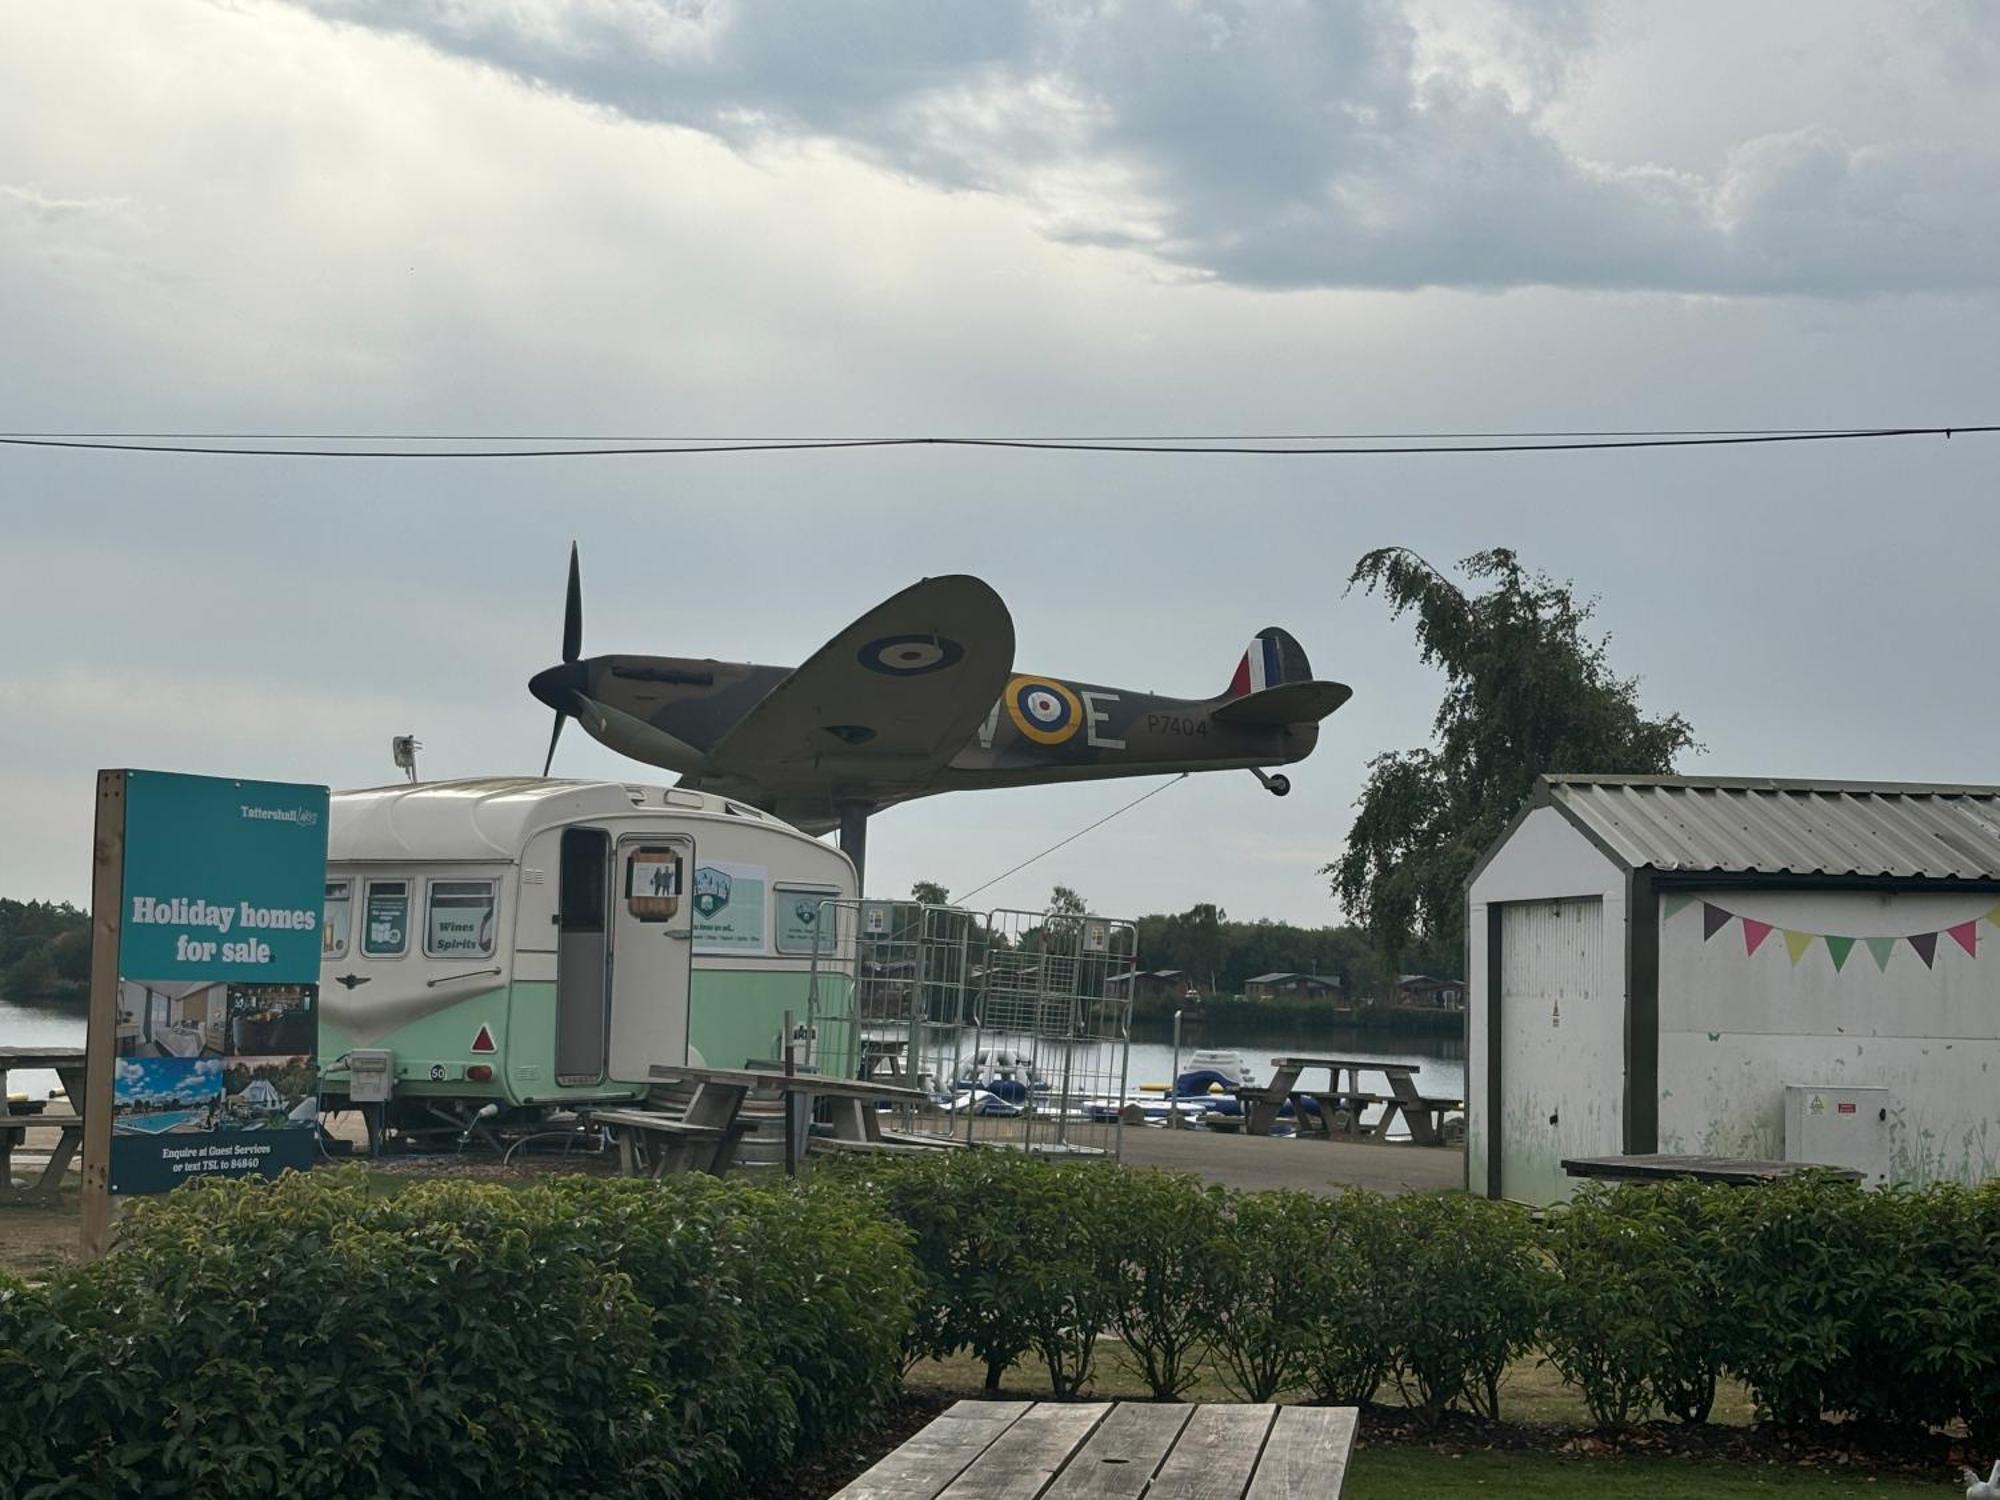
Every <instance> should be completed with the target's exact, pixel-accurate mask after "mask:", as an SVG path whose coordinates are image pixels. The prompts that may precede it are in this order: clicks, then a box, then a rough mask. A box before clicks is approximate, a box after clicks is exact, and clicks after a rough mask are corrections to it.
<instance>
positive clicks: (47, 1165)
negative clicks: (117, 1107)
mask: <svg viewBox="0 0 2000 1500" xmlns="http://www.w3.org/2000/svg"><path fill="white" fill-rule="evenodd" d="M10 1069H11V1070H13V1071H16V1072H22V1071H26V1070H28V1069H35V1070H37V1071H40V1070H43V1069H48V1070H53V1071H54V1073H55V1074H56V1076H57V1077H58V1078H59V1079H61V1080H62V1086H63V1092H64V1094H66V1095H67V1096H68V1099H69V1108H68V1109H67V1110H64V1111H61V1112H58V1113H55V1114H50V1113H48V1112H47V1111H46V1110H45V1109H42V1110H37V1111H35V1112H34V1113H29V1112H27V1111H22V1112H21V1113H18V1114H17V1113H15V1112H14V1111H13V1110H12V1109H11V1108H10V1107H9V1106H8V1104H7V1074H8V1071H9V1070H10ZM84 1082H85V1070H84V1055H83V1051H82V1049H80V1048H61V1049H56V1050H51V1049H49V1048H46V1047H0V1203H20V1204H49V1203H54V1202H56V1201H57V1199H58V1197H59V1195H60V1194H61V1192H62V1183H63V1174H64V1173H65V1172H67V1171H68V1170H69V1164H70V1163H71V1162H72V1161H74V1160H75V1159H76V1153H77V1151H78V1150H79V1149H80V1148H81V1147H82V1145H83V1114H82V1112H81V1111H82V1107H83V1097H84ZM30 1130H54V1131H56V1132H57V1135H56V1139H55V1144H54V1145H53V1146H52V1147H50V1148H49V1158H48V1160H47V1161H46V1162H44V1163H43V1165H42V1171H41V1175H40V1176H39V1177H37V1178H36V1179H35V1180H34V1181H33V1182H32V1183H30V1184H29V1185H28V1186H26V1187H19V1188H17V1187H15V1186H14V1152H15V1151H16V1149H18V1148H19V1147H20V1146H21V1145H22V1144H23V1143H24V1142H25V1141H26V1139H27V1133H28V1132H29V1131H30Z"/></svg>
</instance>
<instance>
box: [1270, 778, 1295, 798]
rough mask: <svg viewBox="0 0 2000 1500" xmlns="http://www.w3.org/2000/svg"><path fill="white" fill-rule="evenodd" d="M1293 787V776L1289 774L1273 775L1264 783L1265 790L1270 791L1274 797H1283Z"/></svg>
mask: <svg viewBox="0 0 2000 1500" xmlns="http://www.w3.org/2000/svg"><path fill="white" fill-rule="evenodd" d="M1291 789H1292V778H1291V777H1289V776H1273V777H1272V778H1271V779H1270V780H1269V781H1267V782H1265V783H1264V790H1265V791H1267V792H1269V793H1270V794H1271V795H1272V796H1273V797H1282V796H1284V795H1285V794H1286V793H1287V792H1289V791H1291Z"/></svg>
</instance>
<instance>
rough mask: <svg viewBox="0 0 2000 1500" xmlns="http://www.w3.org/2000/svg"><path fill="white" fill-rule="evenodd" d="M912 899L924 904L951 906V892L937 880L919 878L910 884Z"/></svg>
mask: <svg viewBox="0 0 2000 1500" xmlns="http://www.w3.org/2000/svg"><path fill="white" fill-rule="evenodd" d="M910 899H911V900H912V901H915V902H918V903H920V904H922V905H924V906H949V905H951V892H950V891H948V890H946V889H945V888H944V887H943V886H941V885H939V884H938V883H937V882H936V881H935V880H919V881H916V882H914V883H913V884H912V885H911V886H910Z"/></svg>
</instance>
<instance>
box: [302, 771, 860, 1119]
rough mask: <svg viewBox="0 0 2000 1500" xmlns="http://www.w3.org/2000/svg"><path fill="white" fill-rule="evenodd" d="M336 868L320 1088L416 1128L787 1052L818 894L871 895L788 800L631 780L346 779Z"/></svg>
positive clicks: (329, 905) (614, 1095)
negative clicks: (791, 812) (374, 782)
mask: <svg viewBox="0 0 2000 1500" xmlns="http://www.w3.org/2000/svg"><path fill="white" fill-rule="evenodd" d="M327 861H328V862H327V879H326V923H325V928H324V934H323V938H322V955H323V957H322V964H321V969H320V1029H319V1037H320V1041H319V1048H320V1063H321V1069H322V1082H321V1089H322V1093H323V1095H324V1096H326V1103H327V1106H328V1107H329V1108H334V1109H338V1108H341V1107H343V1106H344V1105H346V1104H347V1103H348V1102H350V1101H352V1102H357V1103H359V1102H371V1101H379V1102H382V1103H383V1104H384V1106H385V1110H384V1114H383V1116H382V1117H380V1118H381V1119H383V1120H384V1121H385V1122H386V1123H388V1124H390V1125H399V1124H400V1125H402V1126H404V1127H405V1128H418V1127H420V1126H429V1127H438V1126H448V1125H449V1124H450V1123H451V1122H452V1121H469V1120H470V1119H472V1118H473V1116H474V1115H475V1114H476V1113H478V1112H480V1111H485V1110H487V1107H488V1106H495V1107H497V1109H498V1110H499V1111H500V1112H502V1113H503V1114H504V1115H505V1116H506V1117H509V1118H517V1119H518V1118H523V1117H532V1116H533V1115H534V1114H537V1113H544V1112H546V1111H547V1110H549V1109H550V1108H552V1107H560V1108H574V1107H576V1106H577V1105H580V1104H592V1103H603V1102H606V1101H615V1100H622V1099H631V1098H635V1097H637V1096H638V1095H640V1094H642V1093H643V1092H644V1091H645V1087H646V1082H647V1070H648V1068H649V1067H650V1066H651V1065H652V1064H654V1063H676V1062H689V1061H692V1062H697V1063H703V1062H705V1063H709V1064H713V1065H716V1066H729V1067H741V1066H742V1065H743V1064H744V1062H745V1061H747V1060H749V1059H751V1058H765V1057H770V1056H772V1055H773V1053H774V1049H776V1048H777V1046H778V1045H779V1042H778V1038H779V1034H780V1032H781V1030H782V1028H783V1017H784V1013H785V1012H786V1011H787V1010H789V1011H792V1012H794V1013H795V1014H796V1015H797V1016H798V1017H799V1018H800V1019H801V1020H803V1019H804V1017H805V1014H806V1009H807V990H808V985H809V982H810V979H811V970H812V967H813V950H814V944H815V939H816V934H817V930H818V927H817V924H818V921H819V917H820V911H821V903H822V902H826V901H832V900H841V899H847V900H852V899H853V897H854V896H855V877H854V867H853V866H852V865H851V864H849V863H848V861H847V858H846V857H845V856H844V855H842V854H841V853H840V852H839V851H838V850H836V849H834V848H832V847H830V846H829V845H826V844H823V843H821V842H819V841H818V840H817V839H814V838H811V837H808V836H807V835H805V834H803V833H800V832H799V831H798V830H797V829H795V828H793V827H791V826H790V825H788V824H786V823H782V822H780V821H778V820H777V819H776V818H774V817H772V816H770V815H769V814H768V813H764V812H760V811H758V810H757V809H756V808H754V807H750V806H747V805H745V804H743V803H740V802H733V801H730V800H728V799H726V798H722V797H716V796H712V795H709V794H706V793H702V792H694V791H682V790H679V789H675V788H662V787H654V786H634V785H626V784H624V783H619V782H603V781H560V780H555V781H551V780H543V779H540V778H485V779H480V780H471V781H449V782H431V783H420V784H406V785H395V786H387V787H377V788H373V789H370V790H366V791H354V792H340V793H336V794H335V795H334V797H333V799H332V805H331V811H330V816H329V827H328V852H327ZM490 1114H491V1112H490V1111H488V1117H490Z"/></svg>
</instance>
